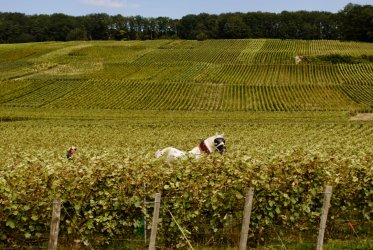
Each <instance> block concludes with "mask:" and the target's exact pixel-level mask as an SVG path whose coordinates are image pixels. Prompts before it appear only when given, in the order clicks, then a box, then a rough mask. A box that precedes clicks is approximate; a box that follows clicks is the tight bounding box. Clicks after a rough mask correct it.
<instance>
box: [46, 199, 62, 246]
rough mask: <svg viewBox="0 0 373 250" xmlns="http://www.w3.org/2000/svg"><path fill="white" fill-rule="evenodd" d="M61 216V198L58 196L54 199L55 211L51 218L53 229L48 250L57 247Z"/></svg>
mask: <svg viewBox="0 0 373 250" xmlns="http://www.w3.org/2000/svg"><path fill="white" fill-rule="evenodd" d="M60 217H61V199H60V198H57V199H55V200H54V201H53V211H52V220H51V230H50V235H49V243H48V250H56V249H57V241H58V232H59V227H60Z"/></svg>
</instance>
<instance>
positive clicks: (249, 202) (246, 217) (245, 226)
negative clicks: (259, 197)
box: [239, 188, 254, 250]
mask: <svg viewBox="0 0 373 250" xmlns="http://www.w3.org/2000/svg"><path fill="white" fill-rule="evenodd" d="M253 197H254V189H253V188H250V189H249V190H248V191H247V193H246V198H245V207H244V210H243V218H242V228H241V236H240V247H239V250H245V249H246V245H247V237H248V234H249V226H250V216H251V208H252V206H253Z"/></svg>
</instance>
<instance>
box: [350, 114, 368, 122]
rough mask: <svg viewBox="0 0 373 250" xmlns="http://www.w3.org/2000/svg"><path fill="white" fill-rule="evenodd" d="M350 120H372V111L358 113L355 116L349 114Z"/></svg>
mask: <svg viewBox="0 0 373 250" xmlns="http://www.w3.org/2000/svg"><path fill="white" fill-rule="evenodd" d="M350 120H352V121H373V113H359V114H357V115H355V116H351V117H350Z"/></svg>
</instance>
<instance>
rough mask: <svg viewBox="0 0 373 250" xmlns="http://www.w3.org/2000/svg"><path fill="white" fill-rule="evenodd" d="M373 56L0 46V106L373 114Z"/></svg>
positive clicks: (226, 45)
mask: <svg viewBox="0 0 373 250" xmlns="http://www.w3.org/2000/svg"><path fill="white" fill-rule="evenodd" d="M296 56H301V57H300V58H301V60H300V62H299V63H296V60H295V58H296ZM372 57H373V44H371V43H357V42H340V41H326V40H322V41H301V40H269V39H255V40H207V41H190V40H189V41H188V40H158V41H127V42H117V41H109V42H69V43H57V42H50V43H32V44H12V45H0V72H1V74H0V107H3V108H6V107H31V108H39V107H43V108H47V109H55V108H59V109H61V108H68V109H119V110H206V111H353V112H356V111H357V112H371V111H372V109H373V62H372ZM334 59H337V61H336V60H334Z"/></svg>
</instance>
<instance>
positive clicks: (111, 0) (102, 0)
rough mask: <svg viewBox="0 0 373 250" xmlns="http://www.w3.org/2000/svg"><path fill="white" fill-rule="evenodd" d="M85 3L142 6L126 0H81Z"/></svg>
mask: <svg viewBox="0 0 373 250" xmlns="http://www.w3.org/2000/svg"><path fill="white" fill-rule="evenodd" d="M80 1H81V2H82V3H84V4H88V5H93V6H101V7H107V8H117V9H120V8H138V7H140V5H139V4H132V3H127V2H126V1H119V0H80Z"/></svg>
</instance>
